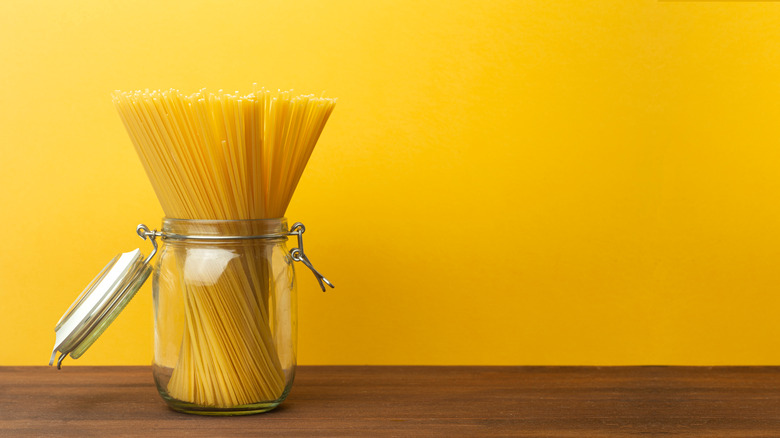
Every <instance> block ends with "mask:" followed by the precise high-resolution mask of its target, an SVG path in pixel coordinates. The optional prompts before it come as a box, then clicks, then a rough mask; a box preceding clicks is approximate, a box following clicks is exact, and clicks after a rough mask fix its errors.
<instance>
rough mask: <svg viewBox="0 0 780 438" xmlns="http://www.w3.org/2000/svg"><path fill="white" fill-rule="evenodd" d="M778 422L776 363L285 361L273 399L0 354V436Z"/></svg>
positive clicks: (612, 429)
mask: <svg viewBox="0 0 780 438" xmlns="http://www.w3.org/2000/svg"><path fill="white" fill-rule="evenodd" d="M185 435H186V436H188V437H199V436H209V437H212V436H338V437H343V436H539V437H545V436H549V437H590V436H635V435H644V436H662V435H663V436H667V435H669V436H696V437H701V436H717V437H744V436H752V437H758V436H762V437H764V436H765V437H770V436H771V437H777V436H780V368H773V367H715V368H701V367H599V368H596V367H384V366H383V367H344V366H339V367H331V366H318V367H312V366H308V367H306V366H304V367H299V370H298V373H297V377H296V381H295V384H294V386H293V390H292V393H291V394H290V396H289V398H288V399H287V401H285V402H284V403H283V404H282V405H281V406H280V407H279V408H277V409H276V410H274V411H272V412H269V413H265V414H259V415H252V416H246V417H229V418H216V417H200V416H194V415H187V414H180V413H177V412H174V411H172V410H170V409H168V408H167V407H166V405H165V404H164V403H163V401H162V399H160V397H159V396H158V394H157V390H156V389H155V387H154V384H153V381H152V375H151V370H150V369H149V367H78V366H66V367H64V368H63V369H62V370H61V371H57V370H56V369H54V368H48V367H0V436H2V437H5V436H35V437H39V436H58V437H62V436H101V437H104V436H185Z"/></svg>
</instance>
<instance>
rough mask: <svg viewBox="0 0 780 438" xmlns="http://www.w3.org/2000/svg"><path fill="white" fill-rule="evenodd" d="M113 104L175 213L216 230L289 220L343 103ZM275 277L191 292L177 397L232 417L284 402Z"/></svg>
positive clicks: (285, 95)
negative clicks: (272, 289) (246, 407)
mask: <svg viewBox="0 0 780 438" xmlns="http://www.w3.org/2000/svg"><path fill="white" fill-rule="evenodd" d="M113 100H114V104H115V105H116V107H117V110H118V111H119V115H120V117H121V119H122V121H123V122H124V125H125V127H126V129H127V132H128V134H129V135H130V138H131V140H132V142H133V144H134V145H135V148H136V151H137V152H138V156H139V157H140V158H141V162H142V164H143V166H144V168H145V170H146V173H147V175H148V176H149V179H150V181H151V183H152V186H153V187H154V190H155V192H156V194H157V197H158V199H159V201H160V204H161V205H162V208H163V210H164V211H165V215H166V216H167V217H169V218H177V219H215V220H235V219H266V218H280V217H283V216H284V214H285V211H286V209H287V206H288V204H289V203H290V199H291V198H292V195H293V192H294V191H295V188H296V186H297V185H298V182H299V180H300V178H301V175H302V174H303V170H304V168H305V167H306V163H307V162H308V160H309V157H310V156H311V154H312V151H313V149H314V146H315V144H316V143H317V140H318V139H319V137H320V134H321V133H322V130H323V128H324V126H325V123H326V122H327V120H328V117H329V116H330V114H331V112H332V111H333V108H334V105H335V103H336V99H331V98H324V97H315V96H313V95H300V96H294V95H293V94H292V93H291V92H288V91H284V92H277V93H271V92H269V91H266V90H264V89H257V87H255V89H254V91H253V92H252V93H249V94H246V95H239V94H238V93H237V92H236V93H235V94H229V93H223V92H222V91H220V92H218V93H208V92H206V91H204V90H201V91H200V92H197V93H194V94H192V95H183V94H181V93H180V92H179V91H177V90H168V91H149V90H146V91H134V92H120V91H117V92H115V93H114V94H113ZM247 251H251V249H247ZM267 275H268V273H267V272H266V269H265V267H263V266H252V265H238V266H233V267H230V269H228V270H227V271H226V272H224V273H222V275H221V276H220V278H218V279H215V281H214V282H213V284H210V285H200V286H196V285H187V286H186V287H185V290H184V291H183V292H182V293H183V294H184V297H183V302H184V310H185V318H186V324H185V328H184V334H183V338H182V345H181V352H180V354H179V357H178V361H177V363H176V365H175V367H174V369H173V372H172V375H171V379H170V381H169V382H168V387H167V391H168V393H169V394H170V395H171V396H172V397H174V398H176V399H179V400H182V401H185V402H190V403H195V404H199V405H207V406H216V407H230V406H237V405H242V404H248V403H254V402H258V401H263V400H275V399H278V398H279V397H280V396H281V395H282V392H283V391H284V386H285V377H284V373H283V369H282V365H281V364H280V360H279V357H278V354H277V352H276V350H275V347H274V342H273V336H272V333H271V328H270V325H269V323H270V321H269V319H270V315H269V309H268V293H269V292H268V287H269V286H268V279H267ZM247 283H249V284H248V285H247Z"/></svg>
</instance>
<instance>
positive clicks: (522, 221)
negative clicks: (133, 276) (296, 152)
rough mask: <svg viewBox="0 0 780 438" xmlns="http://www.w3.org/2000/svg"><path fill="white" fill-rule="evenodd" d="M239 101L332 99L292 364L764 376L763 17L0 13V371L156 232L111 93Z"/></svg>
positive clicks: (581, 4)
mask: <svg viewBox="0 0 780 438" xmlns="http://www.w3.org/2000/svg"><path fill="white" fill-rule="evenodd" d="M252 82H258V83H259V84H260V85H264V86H266V87H269V88H294V89H296V90H299V91H301V92H317V93H319V92H320V91H322V90H325V91H326V94H327V95H328V96H333V97H338V98H339V103H338V105H337V107H336V110H335V112H334V114H333V116H332V118H331V120H330V122H329V124H328V126H327V127H326V128H325V132H324V134H323V136H322V138H321V140H320V143H319V145H318V147H317V149H316V150H315V152H314V155H313V157H312V160H311V161H310V163H309V166H308V169H307V173H306V174H304V177H303V180H302V181H301V184H300V186H299V188H298V191H297V193H296V196H295V197H294V199H293V204H292V205H291V207H290V209H289V211H288V217H289V218H290V219H291V220H301V221H304V222H305V223H306V225H307V226H308V230H309V231H308V232H307V234H306V240H307V248H306V250H307V253H308V254H309V256H310V257H311V259H312V261H313V262H314V264H315V266H317V267H318V268H319V269H320V270H321V271H322V272H324V273H325V274H327V276H328V277H329V278H331V279H332V280H333V282H334V283H335V284H336V286H337V288H336V289H335V290H333V291H332V292H328V293H327V294H323V293H321V292H319V290H318V287H317V284H316V282H315V280H314V277H313V276H312V275H311V274H310V273H309V272H308V271H306V270H303V269H299V270H298V278H299V298H300V301H299V304H300V336H299V339H300V342H299V351H300V360H299V362H300V363H302V364H575V365H576V364H613V365H621V364H692V365H693V364H778V363H780V348H778V344H780V320H779V319H780V318H778V317H777V315H778V313H779V312H780V294H779V293H778V287H779V286H780V3H774V2H763V3H761V2H759V3H744V2H713V3H708V2H655V1H623V0H614V1H607V0H590V1H561V2H549V1H515V2H502V1H496V2H484V1H473V2H448V1H439V2H419V1H416V0H415V1H411V0H404V1H349V2H321V1H296V2H256V1H243V2H241V1H234V2H224V1H211V2H206V1H192V0H187V1H171V2H157V1H153V2H152V1H133V2H119V1H116V2H107V1H104V0H95V1H71V2H58V1H37V2H33V1H10V2H9V1H4V2H2V3H0V99H2V100H1V101H0V209H1V210H0V211H1V212H2V213H1V214H0V233H2V236H0V239H1V240H0V241H1V242H2V251H0V364H2V365H13V364H23V365H40V364H45V363H46V362H47V360H48V358H49V355H50V351H51V347H52V344H53V341H54V332H53V328H54V324H55V323H56V322H57V320H58V319H59V317H60V315H61V314H62V312H63V311H64V310H65V309H66V308H67V307H68V305H69V304H70V303H71V301H72V300H73V299H74V298H75V297H76V296H77V295H78V293H79V292H80V291H81V289H82V288H83V287H84V286H85V285H86V283H87V282H88V281H89V280H90V279H91V278H92V276H93V275H95V274H96V273H97V272H98V271H99V270H100V268H102V266H103V265H104V264H105V263H106V262H107V261H108V260H109V259H110V258H111V257H113V256H114V255H115V254H116V253H119V252H123V251H129V250H131V249H133V248H136V247H141V248H142V250H143V251H144V252H147V251H148V250H149V247H148V243H145V242H142V241H141V240H140V239H138V237H137V236H135V233H134V229H135V226H136V225H137V224H138V223H140V222H144V223H146V224H148V225H150V226H152V227H159V225H160V219H161V216H162V210H161V209H160V207H159V204H158V203H157V200H156V198H155V196H154V194H153V192H152V189H151V186H150V184H149V182H148V181H147V179H146V176H145V175H144V172H143V169H142V167H141V165H140V163H139V161H138V159H137V157H136V156H135V152H134V151H133V148H132V146H131V143H130V141H129V138H128V136H127V134H126V133H125V131H124V128H123V126H122V124H121V122H120V120H119V118H118V116H117V114H116V113H115V110H114V108H113V106H112V104H111V99H110V96H109V94H110V92H111V91H112V90H114V89H122V90H130V89H137V88H169V87H176V88H179V89H180V90H182V91H185V92H191V91H195V90H197V89H199V88H201V87H203V86H206V87H211V88H215V89H216V88H224V89H228V90H234V89H238V90H249V89H250V87H251V84H252ZM150 295H151V288H150V286H149V285H148V284H147V285H146V286H144V288H143V289H142V290H141V292H139V295H138V296H137V297H136V298H135V300H134V301H133V302H132V303H131V304H130V305H129V306H128V308H127V309H126V310H125V312H124V313H123V315H121V316H120V318H119V319H118V320H117V321H116V322H115V324H114V325H113V326H112V327H111V328H110V329H109V330H108V331H107V332H106V334H105V335H104V336H103V337H102V338H101V339H100V340H99V341H98V343H96V344H95V345H94V346H93V347H92V348H91V349H90V350H89V351H88V352H87V354H85V355H84V357H83V358H82V359H80V360H78V361H72V362H71V364H148V363H150V361H151V352H152V346H151V343H152V321H151V315H152V313H151V312H152V310H151V297H150Z"/></svg>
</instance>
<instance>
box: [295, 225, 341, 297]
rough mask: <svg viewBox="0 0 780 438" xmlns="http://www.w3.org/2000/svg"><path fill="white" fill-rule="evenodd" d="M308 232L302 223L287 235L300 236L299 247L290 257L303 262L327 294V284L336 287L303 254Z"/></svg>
mask: <svg viewBox="0 0 780 438" xmlns="http://www.w3.org/2000/svg"><path fill="white" fill-rule="evenodd" d="M305 231H306V227H305V226H304V225H303V224H302V223H300V222H296V223H294V224H293V226H292V227H291V228H290V232H289V233H287V235H288V236H292V235H296V236H298V247H297V248H293V249H291V250H290V257H292V259H293V260H295V261H296V262H301V263H303V264H304V265H306V267H307V268H309V269H311V272H312V273H314V277H316V278H317V282H319V283H320V288H322V291H323V292H325V285H326V284H327V285H328V286H330V287H331V288H335V287H336V286H334V285H333V283H331V282H330V281H328V279H327V278H325V276H324V275H322V274H320V272H319V271H318V270H316V269H314V266H313V265H312V264H311V262H310V261H309V258H308V257H306V254H304V252H303V233H304V232H305Z"/></svg>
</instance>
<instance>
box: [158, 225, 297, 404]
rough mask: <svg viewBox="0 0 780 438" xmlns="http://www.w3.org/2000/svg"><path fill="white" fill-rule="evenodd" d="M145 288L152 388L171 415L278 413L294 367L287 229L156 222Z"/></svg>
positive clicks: (293, 314)
mask: <svg viewBox="0 0 780 438" xmlns="http://www.w3.org/2000/svg"><path fill="white" fill-rule="evenodd" d="M162 231H163V233H164V235H165V236H166V237H165V238H164V240H163V245H162V249H161V252H160V255H159V258H158V260H157V264H156V267H155V270H154V278H153V286H152V289H153V296H154V363H153V370H154V379H155V382H156V384H157V389H158V390H159V392H160V395H162V397H163V399H165V401H166V402H167V403H168V405H169V406H170V407H171V408H173V409H174V410H177V411H181V412H187V413H192V414H201V415H244V414H254V413H260V412H265V411H269V410H271V409H273V408H275V407H276V406H278V405H279V404H280V403H281V402H282V401H283V400H284V399H285V398H286V397H287V394H288V393H289V391H290V388H291V387H292V383H293V378H294V376H295V365H296V349H297V346H296V343H297V300H296V288H295V271H294V269H293V260H292V258H291V256H290V254H289V253H288V250H287V244H286V243H287V234H288V229H287V220H286V219H285V218H279V219H257V220H228V221H218V220H183V219H170V218H165V219H164V221H163V229H162Z"/></svg>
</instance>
